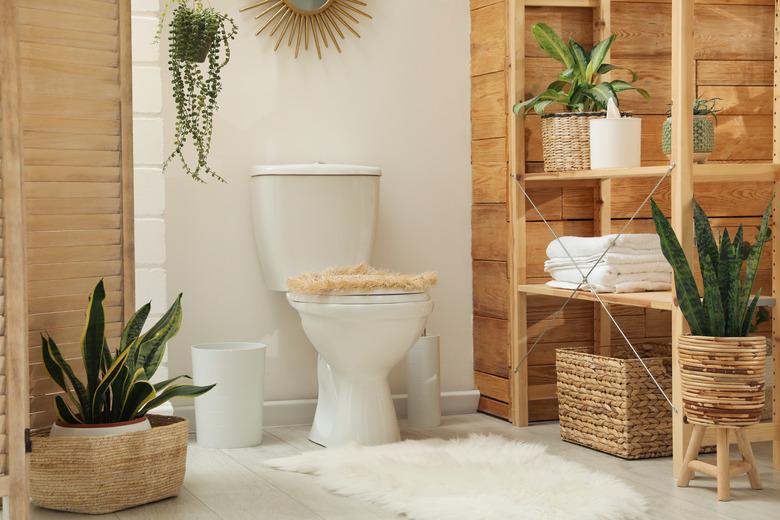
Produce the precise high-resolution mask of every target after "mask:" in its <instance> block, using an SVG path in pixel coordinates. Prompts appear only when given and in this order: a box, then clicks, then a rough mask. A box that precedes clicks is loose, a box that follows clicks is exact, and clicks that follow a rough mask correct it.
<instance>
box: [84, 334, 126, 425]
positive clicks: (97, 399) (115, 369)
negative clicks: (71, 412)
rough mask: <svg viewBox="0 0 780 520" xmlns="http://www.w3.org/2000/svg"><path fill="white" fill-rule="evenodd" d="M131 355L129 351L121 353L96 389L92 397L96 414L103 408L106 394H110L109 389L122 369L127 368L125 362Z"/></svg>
mask: <svg viewBox="0 0 780 520" xmlns="http://www.w3.org/2000/svg"><path fill="white" fill-rule="evenodd" d="M129 353H130V351H129V350H127V349H125V350H124V351H123V352H120V353H119V355H118V356H117V357H116V359H115V360H114V362H113V363H112V364H111V366H110V367H109V368H108V370H106V373H105V375H104V376H103V379H102V380H101V381H100V384H99V385H98V386H97V388H96V389H95V394H94V395H93V396H92V409H93V410H95V413H97V411H98V410H99V409H100V407H101V406H102V404H103V399H104V397H105V394H106V392H108V389H109V388H110V387H111V384H112V383H113V382H114V380H116V378H117V377H118V376H119V374H120V372H121V370H122V367H124V366H125V361H127V355H128V354H129Z"/></svg>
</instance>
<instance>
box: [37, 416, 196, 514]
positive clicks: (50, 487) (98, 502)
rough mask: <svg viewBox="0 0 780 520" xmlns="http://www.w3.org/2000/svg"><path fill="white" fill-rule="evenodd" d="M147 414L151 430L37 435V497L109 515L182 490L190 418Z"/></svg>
mask: <svg viewBox="0 0 780 520" xmlns="http://www.w3.org/2000/svg"><path fill="white" fill-rule="evenodd" d="M148 418H149V421H150V423H151V426H152V428H151V429H149V430H146V431H137V432H131V433H123V434H119V435H102V436H99V437H52V436H50V435H48V434H46V433H45V432H44V433H41V434H35V435H33V437H32V439H31V441H32V453H31V454H30V459H29V461H30V475H29V478H30V498H31V499H32V502H33V503H34V504H36V505H38V506H41V507H45V508H48V509H56V510H58V511H70V512H74V513H88V514H104V513H111V512H114V511H119V510H122V509H127V508H129V507H134V506H139V505H141V504H147V503H149V502H156V501H158V500H162V499H164V498H168V497H173V496H176V495H178V494H179V490H180V489H181V485H182V483H183V482H184V471H185V466H186V462H187V420H186V419H184V418H181V417H167V416H159V415H148Z"/></svg>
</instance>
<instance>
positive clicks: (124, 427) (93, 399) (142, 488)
mask: <svg viewBox="0 0 780 520" xmlns="http://www.w3.org/2000/svg"><path fill="white" fill-rule="evenodd" d="M105 298H106V292H105V287H104V285H103V281H102V280H101V281H100V282H98V284H97V285H96V286H95V288H94V290H93V291H92V294H91V295H90V297H89V301H88V303H87V311H86V323H85V325H84V329H83V331H82V334H81V339H80V341H79V343H78V344H77V345H76V347H77V349H78V350H77V349H73V348H71V347H70V346H68V347H66V346H64V345H63V346H62V347H60V346H58V345H57V343H56V342H55V340H54V338H52V337H51V336H50V335H48V334H42V335H41V356H42V359H43V365H44V367H45V368H46V371H47V372H48V374H49V377H50V378H51V380H52V382H53V383H54V385H55V386H56V387H59V389H60V390H61V391H62V393H61V394H59V395H55V396H54V408H55V410H56V412H57V417H58V418H57V421H56V422H55V424H54V425H53V426H52V430H51V433H50V434H49V435H41V436H36V437H34V438H33V439H32V446H33V449H32V452H33V455H32V456H31V459H30V490H31V491H30V495H31V498H32V500H33V502H35V503H36V504H38V505H40V506H42V507H47V508H50V509H58V510H63V511H74V512H81V513H93V514H97V513H107V512H111V511H117V510H119V509H124V508H127V507H132V506H136V505H140V504H144V503H148V502H153V501H156V500H160V499H162V498H166V497H170V496H175V495H176V494H177V493H178V492H179V489H180V488H181V484H182V482H183V479H184V468H185V461H186V456H187V421H186V420H184V419H182V418H178V417H161V416H156V415H151V414H149V412H150V411H152V410H154V409H155V408H157V407H159V406H160V405H162V404H164V403H166V402H168V401H169V400H170V399H172V398H174V397H179V396H183V397H184V396H189V397H194V396H198V395H201V394H203V393H205V392H208V391H209V390H210V389H211V388H212V387H213V386H214V385H210V386H193V385H190V384H187V383H185V382H182V380H184V379H187V378H188V377H189V376H178V377H174V378H171V379H168V380H165V381H160V382H156V383H155V382H152V381H153V377H154V374H155V372H156V371H157V368H158V367H159V366H160V363H161V362H162V360H163V356H164V354H165V348H166V343H167V342H168V340H170V339H171V338H172V337H173V336H174V335H175V334H176V333H177V332H178V331H179V327H180V326H181V320H182V307H181V295H179V296H178V298H176V301H175V302H174V303H173V305H171V307H170V309H168V311H167V312H166V313H165V314H164V315H163V316H162V317H161V318H160V319H159V320H158V321H157V322H156V323H155V324H153V325H152V326H151V327H149V328H148V329H147V330H146V331H145V332H144V324H145V322H146V319H147V318H148V316H149V312H150V310H151V305H150V304H149V303H147V304H146V305H144V306H143V307H141V308H140V309H138V311H137V312H136V313H135V314H134V315H133V316H132V317H131V318H130V321H129V322H128V323H127V325H126V326H125V327H124V329H123V330H122V332H121V336H120V338H119V340H118V345H117V347H116V348H115V349H112V348H111V347H110V346H109V342H108V340H107V339H106V334H107V330H108V329H107V324H106V314H105V311H104V309H103V302H104V300H105ZM79 356H80V361H81V363H80V364H79V365H80V366H73V364H72V361H68V360H67V359H68V358H73V357H79ZM52 393H53V392H52Z"/></svg>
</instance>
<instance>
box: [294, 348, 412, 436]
mask: <svg viewBox="0 0 780 520" xmlns="http://www.w3.org/2000/svg"><path fill="white" fill-rule="evenodd" d="M320 359H321V360H322V358H321V357H320ZM321 364H325V365H326V366H327V363H326V362H325V361H324V360H322V361H321V362H320V363H318V365H321ZM328 368H329V367H328ZM317 372H318V374H319V373H320V370H319V368H318V371H317ZM325 374H326V378H325V379H322V378H321V379H320V395H319V397H318V400H317V410H316V412H315V414H314V423H313V424H312V428H311V432H310V433H309V440H310V441H312V442H314V443H316V444H319V445H321V446H326V447H331V448H332V447H337V446H343V445H345V444H350V443H357V444H361V445H363V446H372V445H376V444H387V443H391V442H398V441H400V440H401V433H400V430H399V429H398V418H397V417H396V414H395V407H394V406H393V398H392V395H391V394H390V386H389V384H388V382H387V374H374V375H371V376H366V375H365V374H361V375H360V376H358V377H349V376H343V375H339V374H336V373H334V372H333V371H331V370H328V371H327V372H325ZM328 376H329V377H328ZM323 383H324V384H323ZM331 384H332V385H333V386H332V387H330V385H331ZM334 389H335V392H334V391H333V390H334Z"/></svg>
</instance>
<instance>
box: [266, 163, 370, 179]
mask: <svg viewBox="0 0 780 520" xmlns="http://www.w3.org/2000/svg"><path fill="white" fill-rule="evenodd" d="M261 175H371V176H379V175H382V170H381V169H379V168H377V167H375V166H358V165H354V164H327V163H310V164H258V165H255V166H252V174H251V176H252V177H258V176H261Z"/></svg>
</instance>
